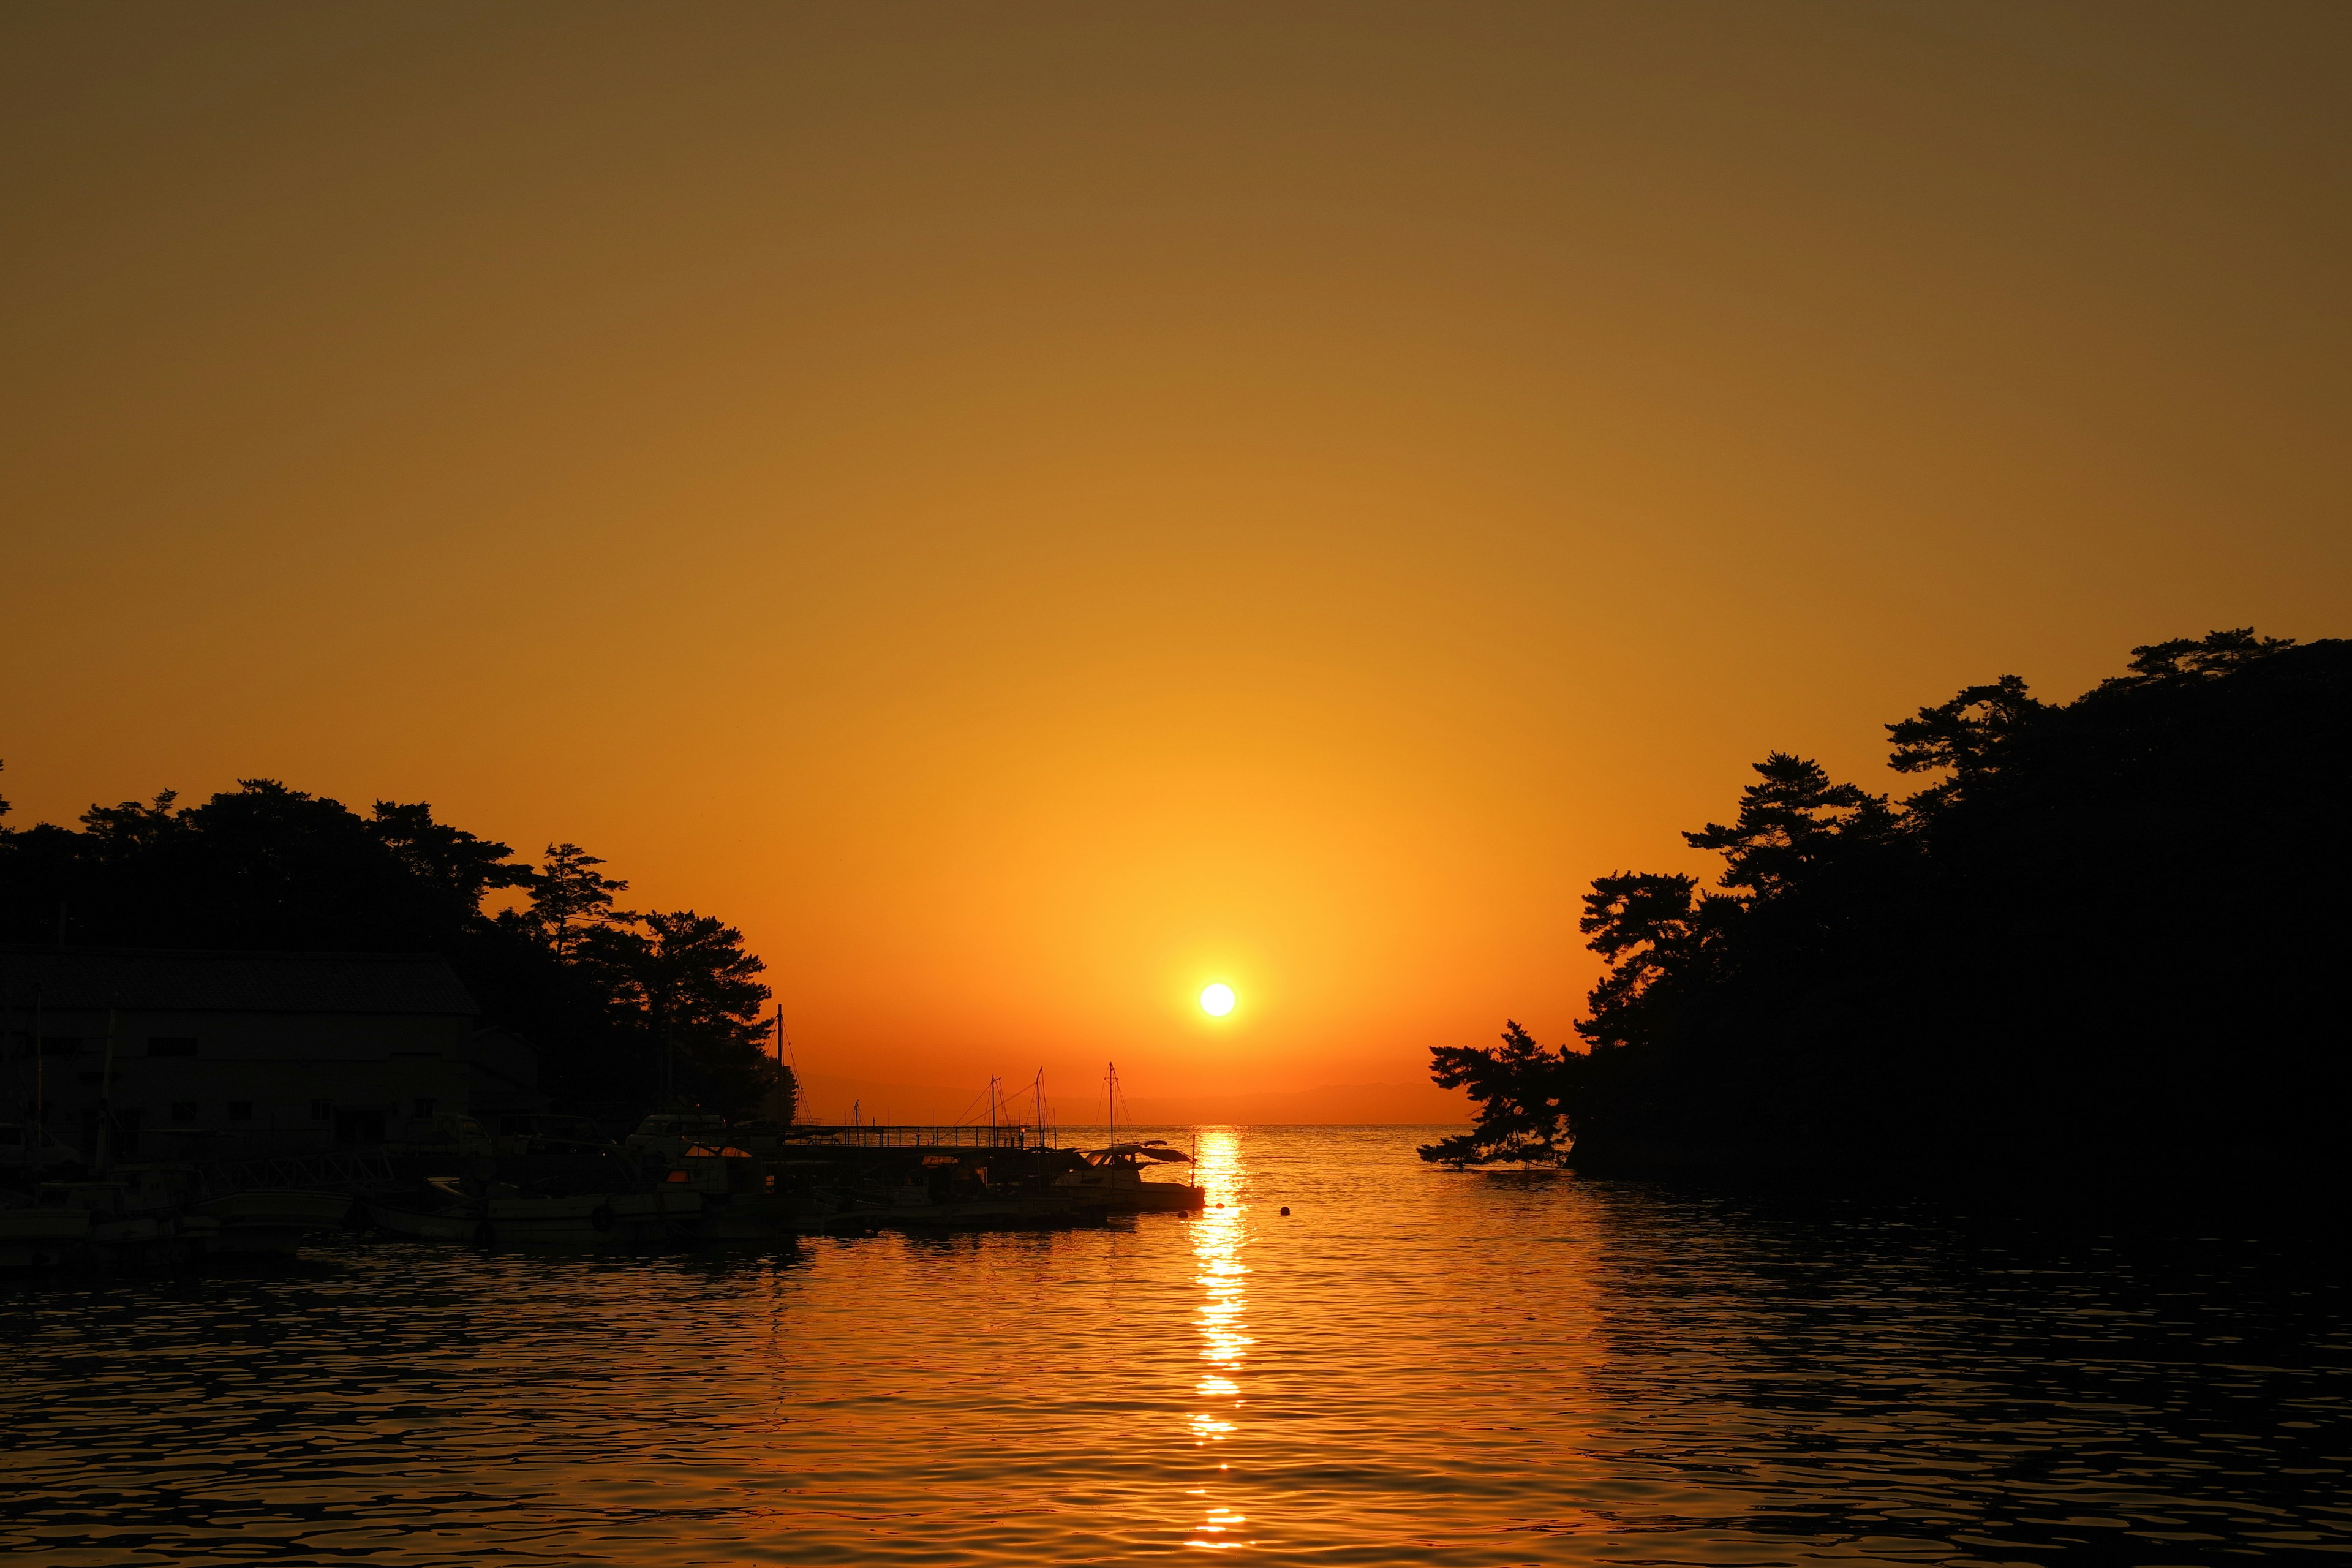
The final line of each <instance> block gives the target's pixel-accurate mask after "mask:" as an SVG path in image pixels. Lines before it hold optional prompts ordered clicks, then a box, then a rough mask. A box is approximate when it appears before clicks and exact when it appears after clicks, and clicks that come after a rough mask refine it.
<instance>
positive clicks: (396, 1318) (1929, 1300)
mask: <svg viewBox="0 0 2352 1568" xmlns="http://www.w3.org/2000/svg"><path fill="white" fill-rule="evenodd" d="M1123 1131H1124V1130H1123ZM1439 1131H1443V1130H1441V1129H1412V1128H1397V1127H1366V1128H1326V1127H1294V1128H1268V1127H1244V1128H1233V1127H1203V1128H1199V1129H1190V1128H1186V1129H1169V1130H1161V1131H1158V1132H1157V1133H1156V1134H1154V1135H1157V1136H1161V1137H1165V1138H1167V1139H1169V1140H1171V1142H1172V1143H1173V1144H1174V1146H1175V1147H1178V1148H1181V1149H1185V1150H1188V1151H1191V1150H1194V1149H1197V1154H1198V1163H1197V1170H1198V1172H1199V1179H1200V1180H1201V1181H1202V1183H1203V1184H1205V1186H1206V1187H1207V1189H1208V1194H1209V1206H1208V1207H1207V1208H1206V1209H1204V1210H1203V1211H1202V1212H1201V1213H1200V1214H1198V1215H1191V1216H1181V1215H1139V1216H1135V1217H1133V1218H1129V1219H1122V1220H1118V1221H1116V1222H1113V1223H1109V1224H1107V1225H1103V1226H1095V1227H1087V1228H1078V1229H1065V1230H1055V1231H1031V1232H1017V1233H983V1234H953V1235H944V1236H903V1235H895V1234H889V1233H884V1234H879V1235H874V1236H859V1237H806V1238H802V1239H798V1240H789V1241H782V1242H778V1243H776V1244H773V1245H771V1246H766V1247H736V1248H725V1249H721V1248H712V1247H704V1248H695V1249H683V1250H665V1251H642V1252H626V1251H619V1252H614V1251H604V1252H587V1251H583V1252H570V1253H566V1252H521V1251H509V1250H478V1249H475V1248H471V1247H432V1246H423V1245H412V1244H404V1243H394V1242H388V1241H383V1240H367V1239H358V1238H354V1239H350V1240H338V1241H333V1242H330V1243H328V1244H325V1245H321V1246H319V1247H313V1248H310V1249H307V1250H306V1251H305V1252H304V1253H303V1254H302V1255H301V1256H300V1257H299V1258H296V1259H293V1260H291V1261H288V1262H281V1263H278V1264H276V1265H274V1266H257V1267H248V1268H240V1269H236V1270H234V1271H213V1272H155V1273H142V1274H120V1275H111V1276H104V1275H86V1276H55V1277H50V1278H42V1279H29V1280H16V1281H12V1282H8V1283H5V1284H0V1456H5V1467H0V1554H5V1557H6V1559H7V1561H8V1562H9V1563H12V1564H13V1563H28V1564H30V1563H61V1564H62V1563H71V1564H93V1565H96V1564H118V1563H120V1564H134V1563H136V1564H181V1563H215V1562H222V1563H319V1564H427V1563H433V1564H440V1563H447V1564H460V1563H462V1564H470V1565H481V1564H570V1563H647V1564H653V1563H660V1564H672V1563H675V1564H712V1563H838V1564H892V1563H907V1564H963V1563H972V1564H998V1563H1008V1564H1009V1563H1023V1564H1027V1563H1130V1562H1142V1561H1175V1560H1179V1559H1182V1558H1185V1557H1188V1556H1205V1555H1207V1554H1223V1555H1225V1556H1227V1557H1229V1558H1232V1559H1235V1560H1240V1561H1245V1562H1246V1561H1264V1562H1269V1563H1277V1562H1278V1563H1317V1564H1343V1563H1426V1564H1449V1565H1457V1564H1458V1565H1462V1568H1473V1565H1475V1568H1488V1565H1494V1568H1500V1565H1504V1564H1532V1563H1622V1564H1669V1563H1829V1562H1834V1563H1939V1564H1995V1563H2035V1564H2075V1563H2083V1564H2099V1565H2106V1564H2116V1565H2125V1564H2147V1565H2156V1564H2187V1563H2198V1564H2209V1563H2210V1564H2221V1563H2257V1562H2260V1563H2296V1562H2310V1563H2321V1562H2336V1563H2341V1562H2344V1561H2345V1560H2346V1559H2347V1554H2352V1485H2347V1469H2352V1331H2347V1314H2346V1308H2347V1291H2346V1286H2347V1275H2346V1273H2345V1270H2344V1268H2343V1267H2342V1262H2341V1257H2342V1254H2341V1241H2340V1239H2339V1238H2338V1237H2335V1236H2333V1235H2331V1234H2326V1231H2325V1229H2324V1227H2319V1228H2315V1227H2314V1226H2310V1225H2306V1224H2300V1223H2295V1224H2275V1225H2273V1224H2267V1223H2262V1224H2258V1223H2253V1222H2252V1221H2240V1220H2225V1219H2219V1218H2216V1217H2215V1216H2216V1215H2217V1214H2228V1213H2230V1212H2231V1211H2230V1209H2229V1208H2228V1207H2227V1206H2226V1205H2224V1206H2221V1207H2219V1208H2217V1207H2215V1206H2212V1205H2169V1204H2166V1203H2153V1204H2149V1205H2140V1206H2138V1207H2137V1208H2134V1209H2132V1210H2131V1211H2130V1215H2129V1217H2128V1218H2116V1217H2115V1216H2113V1215H2108V1214H2106V1213H2104V1212H2102V1211H2101V1210H2099V1209H2098V1208H2097V1207H2095V1206H2093V1207H2090V1208H2084V1206H2082V1205H2073V1204H2066V1203H2060V1202H2056V1201H2048V1202H2044V1201H2042V1200H2039V1199H2037V1198H2036V1197H2035V1196H2034V1195H2033V1194H2031V1193H2030V1192H2027V1193H2018V1192H2010V1193H2008V1194H2004V1195H2001V1196H1999V1197H1992V1196H1987V1197H1985V1198H1983V1199H1981V1200H1979V1199H1976V1198H1973V1197H1971V1196H1969V1194H1966V1193H1962V1194H1958V1195H1955V1194H1951V1193H1945V1194H1937V1195H1934V1196H1917V1197H1902V1198H1896V1197H1889V1196H1885V1195H1884V1194H1880V1195H1864V1194H1841V1193H1839V1192H1836V1191H1833V1190H1832V1191H1822V1190H1811V1191H1803V1192H1786V1191H1783V1192H1777V1193H1761V1194H1759V1193H1743V1192H1738V1191H1731V1190H1722V1189H1713V1188H1705V1187H1690V1186H1678V1185H1674V1184H1651V1183H1639V1182H1616V1181H1595V1180H1585V1179H1580V1178H1578V1177H1575V1176H1572V1175H1565V1174H1507V1173H1481V1172H1475V1171H1469V1172H1463V1171H1449V1170H1444V1169H1442V1168H1438V1167H1434V1166H1431V1165H1428V1164H1425V1163H1423V1162H1422V1161H1421V1160H1419V1159H1418V1158H1416V1156H1415V1154H1414V1146H1415V1145H1416V1144H1417V1143H1420V1142H1427V1141H1429V1140H1430V1139H1432V1138H1433V1137H1434V1136H1435V1135H1436V1134H1437V1133H1438V1132H1439Z"/></svg>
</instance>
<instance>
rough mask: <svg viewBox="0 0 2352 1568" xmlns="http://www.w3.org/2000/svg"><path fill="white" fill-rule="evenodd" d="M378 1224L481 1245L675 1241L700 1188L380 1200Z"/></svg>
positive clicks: (698, 1201)
mask: <svg viewBox="0 0 2352 1568" xmlns="http://www.w3.org/2000/svg"><path fill="white" fill-rule="evenodd" d="M367 1206H368V1217H369V1218H370V1220H372V1221H373V1224H374V1225H375V1226H377V1228H379V1229H382V1230H387V1231H390V1232H392V1233H393V1234H394V1235H395V1236H405V1237H411V1238H412V1239H415V1240H417V1241H457V1242H467V1243H471V1244H473V1245H476V1246H482V1247H491V1246H497V1247H581V1246H600V1245H604V1244H609V1243H632V1242H647V1241H667V1240H675V1239H677V1238H678V1237H681V1236H683V1235H685V1234H688V1232H690V1231H691V1229H692V1227H693V1226H694V1224H695V1222H696V1221H697V1220H698V1218H699V1217H700V1215H701V1210H702V1194H699V1193H572V1194H562V1195H559V1196H552V1197H521V1196H518V1197H492V1198H490V1199H488V1200H487V1201H484V1200H480V1199H476V1200H474V1201H471V1202H468V1203H463V1204H456V1205H446V1206H442V1207H435V1206H431V1205H423V1204H413V1205H412V1204H404V1203H402V1202H400V1201H399V1200H397V1199H388V1198H387V1199H378V1200H376V1201H374V1202H372V1203H370V1204H369V1205H367Z"/></svg>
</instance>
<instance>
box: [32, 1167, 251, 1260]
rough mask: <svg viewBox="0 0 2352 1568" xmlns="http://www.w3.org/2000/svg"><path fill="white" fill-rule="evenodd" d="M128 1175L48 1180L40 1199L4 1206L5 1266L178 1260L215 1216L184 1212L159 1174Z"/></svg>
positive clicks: (206, 1232)
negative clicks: (211, 1217) (206, 1216)
mask: <svg viewBox="0 0 2352 1568" xmlns="http://www.w3.org/2000/svg"><path fill="white" fill-rule="evenodd" d="M126 1175H127V1176H128V1178H129V1179H127V1180H107V1181H83V1182H43V1183H42V1184H40V1185H39V1187H38V1188H37V1190H36V1194H35V1197H34V1201H33V1202H32V1203H30V1204H22V1203H20V1204H19V1205H17V1206H15V1207H12V1208H6V1209H0V1267H6V1268H38V1267H42V1266H45V1265H48V1264H69V1265H92V1266H98V1267H107V1266H110V1265H115V1264H140V1263H177V1262H179V1261H181V1260H182V1259H184V1258H186V1257H188V1256H189V1254H190V1253H191V1252H193V1251H195V1250H197V1249H198V1248H199V1247H201V1245H202V1244H203V1242H204V1240H205V1239H206V1238H208V1237H210V1236H211V1235H212V1232H213V1222H212V1221H210V1220H208V1219H199V1218H196V1217H194V1216H192V1215H185V1214H184V1213H183V1211H182V1206H181V1205H180V1204H179V1202H178V1201H177V1199H176V1197H175V1196H174V1194H173V1191H172V1189H171V1187H170V1186H169V1184H167V1183H165V1182H163V1181H162V1180H159V1173H157V1172H154V1171H151V1170H138V1171H130V1172H126Z"/></svg>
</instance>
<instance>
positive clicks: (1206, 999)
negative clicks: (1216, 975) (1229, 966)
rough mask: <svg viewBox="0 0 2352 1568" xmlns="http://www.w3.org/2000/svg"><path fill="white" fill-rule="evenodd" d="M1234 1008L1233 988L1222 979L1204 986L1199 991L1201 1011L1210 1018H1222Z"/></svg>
mask: <svg viewBox="0 0 2352 1568" xmlns="http://www.w3.org/2000/svg"><path fill="white" fill-rule="evenodd" d="M1233 1010H1234V988H1233V987H1232V986H1230V985H1228V984H1225V983H1224V982H1223V981H1222V980H1221V981H1219V982H1217V983H1216V984H1214V985H1209V986H1204V987H1202V991H1201V1011H1202V1012H1203V1013H1206V1014H1207V1015H1208V1016H1210V1017H1212V1018H1222V1017H1223V1016H1225V1015H1226V1014H1228V1013H1230V1012H1232V1011H1233Z"/></svg>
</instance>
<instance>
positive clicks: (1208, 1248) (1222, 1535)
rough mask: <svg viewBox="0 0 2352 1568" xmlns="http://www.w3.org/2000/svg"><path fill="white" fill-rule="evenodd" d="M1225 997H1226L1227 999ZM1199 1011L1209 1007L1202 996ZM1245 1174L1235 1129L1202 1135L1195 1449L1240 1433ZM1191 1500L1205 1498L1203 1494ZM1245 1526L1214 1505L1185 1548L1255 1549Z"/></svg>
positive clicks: (1196, 1232)
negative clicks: (1203, 1198) (1244, 1533)
mask: <svg viewBox="0 0 2352 1568" xmlns="http://www.w3.org/2000/svg"><path fill="white" fill-rule="evenodd" d="M1211 989H1212V990H1223V989H1224V988H1223V986H1213V987H1211ZM1227 994H1228V997H1229V998H1230V995H1231V993H1227ZM1201 1005H1202V1006H1203V1007H1206V1006H1208V1005H1209V1002H1208V996H1207V994H1205V993H1203V994H1202V999H1201ZM1227 1005H1228V1006H1230V1005H1231V1003H1230V1000H1229V1001H1228V1003H1227ZM1244 1174H1245V1173H1244V1170H1243V1167H1242V1161H1241V1141H1240V1140H1239V1139H1238V1138H1237V1137H1235V1136H1234V1132H1233V1131H1232V1130H1231V1129H1229V1128H1213V1129H1204V1130H1203V1131H1202V1133H1201V1142H1200V1148H1199V1151H1198V1162H1197V1163H1196V1164H1195V1165H1194V1167H1193V1175H1192V1179H1193V1180H1194V1181H1195V1182H1197V1183H1199V1184H1200V1185H1201V1186H1202V1189H1204V1191H1205V1192H1206V1194H1207V1204H1206V1206H1205V1207H1203V1208H1202V1211H1201V1215H1200V1218H1199V1219H1197V1220H1195V1221H1194V1222H1193V1225H1192V1257H1193V1260H1194V1263H1195V1264H1196V1265H1197V1271H1196V1273H1195V1274H1194V1277H1193V1278H1194V1283H1196V1284H1197V1285H1198V1286H1199V1287H1200V1289H1201V1303H1200V1315H1199V1316H1198V1317H1196V1318H1195V1319H1193V1326H1194V1327H1195V1328H1196V1329H1197V1330H1198V1331H1199V1332H1200V1336H1201V1349H1200V1359H1201V1363H1202V1364H1201V1375H1200V1378H1199V1381H1198V1382H1196V1383H1195V1384H1193V1393H1194V1394H1197V1395H1198V1396H1199V1398H1200V1401H1201V1403H1200V1405H1199V1406H1198V1407H1197V1408H1196V1409H1195V1410H1194V1411H1193V1413H1192V1441H1193V1444H1194V1445H1195V1446H1196V1447H1203V1448H1205V1447H1208V1446H1209V1445H1210V1444H1212V1443H1223V1442H1224V1441H1225V1440H1226V1439H1227V1438H1229V1437H1231V1436H1233V1435H1234V1432H1235V1431H1236V1430H1238V1428H1239V1419H1238V1417H1239V1416H1240V1414H1241V1407H1242V1404H1243V1394H1242V1368H1243V1363H1244V1361H1246V1360H1247V1359H1248V1356H1249V1348H1250V1346H1251V1345H1253V1344H1255V1340H1253V1339H1252V1338H1251V1337H1250V1335H1249V1333H1248V1327H1247V1322H1246V1320H1245V1319H1244V1311H1245V1310H1246V1309H1247V1308H1248V1305H1249V1299H1248V1294H1247V1285H1246V1280H1247V1279H1248V1275H1249V1269H1248V1268H1247V1267H1246V1266H1245V1265H1244V1263H1243V1262H1242V1249H1243V1247H1244V1246H1246V1245H1247V1241H1248V1238H1247V1237H1246V1235H1245V1234H1244V1228H1243V1223H1242V1222H1243V1216H1244V1214H1245V1213H1246V1212H1247V1211H1246V1210H1245V1209H1244V1207H1243V1205H1242V1204H1241V1201H1240V1197H1241V1188H1242V1181H1243V1177H1244ZM1219 1468H1223V1467H1222V1466H1220V1467H1219ZM1196 1495H1199V1496H1202V1497H1204V1498H1205V1497H1206V1496H1207V1495H1208V1494H1207V1492H1206V1491H1205V1490H1203V1491H1202V1492H1201V1493H1198V1494H1196ZM1248 1522H1249V1521H1248V1520H1247V1519H1246V1518H1244V1516H1243V1515H1241V1514H1238V1513H1236V1512H1234V1510H1232V1509H1230V1508H1228V1507H1226V1506H1224V1505H1223V1504H1216V1503H1213V1504H1211V1505H1210V1506H1209V1507H1208V1508H1207V1509H1206V1510H1204V1514H1203V1517H1202V1520H1201V1521H1200V1522H1199V1523H1198V1524H1195V1525H1194V1526H1193V1527H1192V1537H1191V1539H1189V1540H1188V1541H1187V1542H1185V1544H1186V1545H1188V1546H1199V1547H1203V1548H1207V1549H1209V1550H1212V1551H1223V1550H1225V1549H1227V1548H1230V1547H1235V1546H1254V1545H1255V1544H1256V1542H1254V1541H1251V1540H1248V1539H1246V1538H1244V1537H1243V1536H1242V1535H1240V1534H1239V1533H1238V1531H1240V1529H1241V1528H1242V1527H1243V1526H1245V1525H1246V1524H1248Z"/></svg>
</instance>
